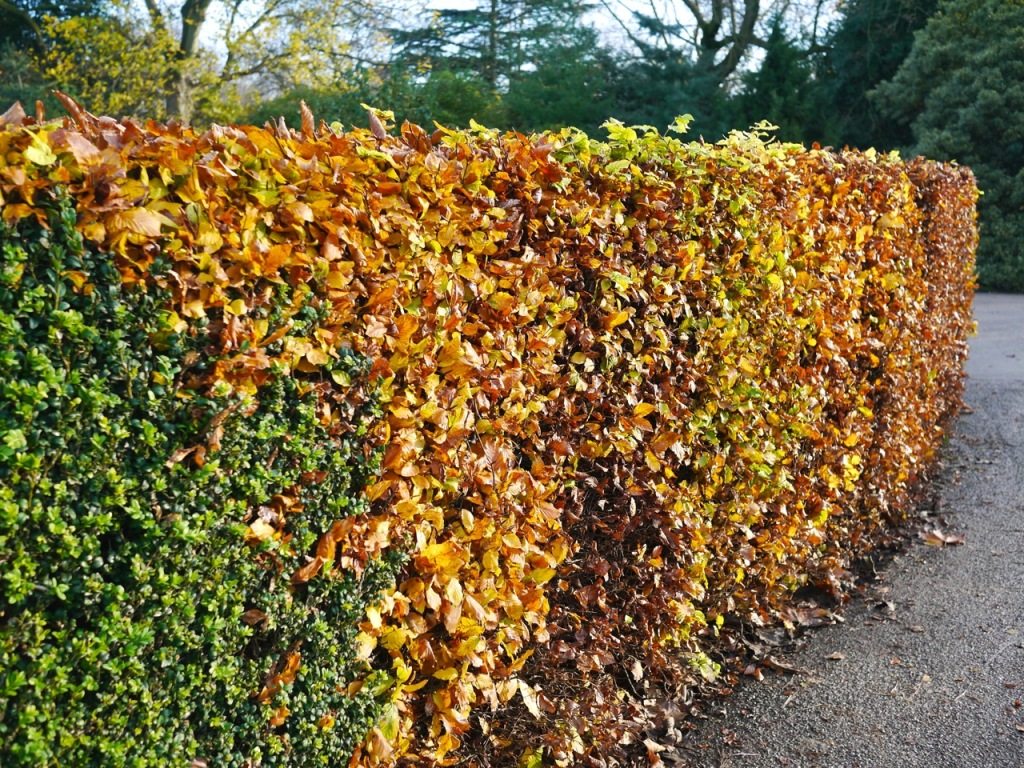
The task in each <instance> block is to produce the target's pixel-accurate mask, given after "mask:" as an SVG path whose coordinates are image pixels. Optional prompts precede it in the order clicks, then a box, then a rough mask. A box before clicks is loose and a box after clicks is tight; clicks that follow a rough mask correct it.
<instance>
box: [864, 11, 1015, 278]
mask: <svg viewBox="0 0 1024 768" xmlns="http://www.w3.org/2000/svg"><path fill="white" fill-rule="evenodd" d="M872 98H873V100H874V103H875V104H876V105H877V106H878V108H879V110H880V111H881V113H882V114H883V115H885V116H887V117H889V118H890V119H892V120H894V121H896V122H897V123H898V124H899V125H900V126H902V127H903V128H905V129H908V130H909V132H910V133H911V135H912V137H913V145H912V150H913V151H914V152H919V153H921V154H924V155H927V156H929V157H933V158H937V159H956V160H958V161H960V162H962V163H965V164H967V165H969V166H971V168H972V169H973V170H974V172H975V174H976V175H977V177H978V182H979V186H980V187H981V189H982V191H983V193H984V196H983V197H982V199H981V201H980V204H979V210H980V215H981V243H980V246H979V251H978V263H979V272H980V276H981V283H982V286H983V287H986V288H990V289H1010V290H1024V251H1022V250H1021V246H1020V244H1021V242H1024V0H943V1H942V2H941V3H940V5H939V9H938V11H937V13H936V14H935V15H934V16H933V17H932V18H931V19H929V21H928V23H927V24H926V25H925V27H924V28H923V29H922V30H921V31H920V32H919V33H918V34H917V36H916V37H915V39H914V45H913V48H912V49H911V51H910V54H909V55H908V56H907V58H906V60H905V61H904V62H903V64H902V65H901V66H900V68H899V70H898V71H897V72H896V75H895V76H894V77H893V78H892V79H891V80H889V81H887V82H885V83H883V84H881V85H880V86H879V87H878V88H877V89H876V90H875V92H874V93H873V94H872Z"/></svg>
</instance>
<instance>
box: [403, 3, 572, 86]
mask: <svg viewBox="0 0 1024 768" xmlns="http://www.w3.org/2000/svg"><path fill="white" fill-rule="evenodd" d="M585 10H586V8H585V6H584V5H583V4H582V2H580V0H478V2H477V5H475V6H474V7H472V8H449V9H444V10H439V11H436V12H435V13H434V18H433V19H432V20H431V23H430V24H428V25H427V26H425V27H419V28H416V29H410V30H394V31H393V38H394V44H395V51H396V62H398V63H402V64H405V65H409V66H412V67H414V68H416V69H417V70H419V71H432V70H437V69H447V70H451V71H454V72H473V73H475V74H477V75H478V76H479V77H480V78H482V79H483V80H484V82H486V83H487V84H488V85H490V87H491V88H493V89H495V90H498V89H505V88H507V87H508V86H509V84H510V83H511V81H512V80H514V79H515V78H516V77H517V76H518V75H519V74H521V73H522V72H524V71H528V70H529V69H531V68H532V67H535V66H536V65H537V64H538V63H540V62H542V61H543V60H544V59H545V58H546V57H547V56H549V55H550V54H551V52H552V51H557V50H559V49H563V48H572V47H576V46H577V45H578V44H579V43H580V41H581V35H585V34H586V32H585V28H584V26H583V24H582V16H583V13H584V12H585Z"/></svg>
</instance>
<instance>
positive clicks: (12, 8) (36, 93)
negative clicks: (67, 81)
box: [0, 0, 103, 110]
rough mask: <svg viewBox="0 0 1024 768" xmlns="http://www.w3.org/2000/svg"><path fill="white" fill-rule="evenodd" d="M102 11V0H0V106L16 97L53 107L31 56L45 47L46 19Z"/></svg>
mask: <svg viewBox="0 0 1024 768" xmlns="http://www.w3.org/2000/svg"><path fill="white" fill-rule="evenodd" d="M102 13H103V8H102V4H101V3H96V2H92V1H91V0H66V2H53V1H52V0H0V110H2V109H6V108H7V106H8V105H10V104H13V103H14V102H15V101H20V102H22V103H23V104H24V105H25V106H26V107H27V108H29V109H31V105H32V104H34V103H35V101H36V100H41V101H43V102H44V103H45V105H46V106H47V108H48V109H53V108H55V107H56V106H57V102H56V100H55V99H53V98H51V96H50V93H49V90H50V87H52V86H50V85H49V84H48V83H47V81H46V78H45V77H44V75H43V73H42V72H41V71H40V69H39V67H38V66H37V62H35V61H34V60H33V56H34V55H35V54H38V53H40V52H41V51H43V50H44V43H45V36H44V34H43V26H44V24H45V20H46V19H47V18H53V19H67V18H71V17H82V18H95V17H98V16H100V15H102Z"/></svg>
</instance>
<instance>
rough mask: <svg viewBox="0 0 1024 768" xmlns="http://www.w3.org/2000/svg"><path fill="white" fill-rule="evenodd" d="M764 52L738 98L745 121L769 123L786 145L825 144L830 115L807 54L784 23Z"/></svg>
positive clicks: (773, 31)
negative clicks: (775, 128) (786, 29)
mask: <svg viewBox="0 0 1024 768" xmlns="http://www.w3.org/2000/svg"><path fill="white" fill-rule="evenodd" d="M764 50H765V53H764V59H762V61H761V66H760V67H759V68H758V69H757V70H754V71H752V72H748V73H747V74H746V75H745V76H744V78H743V92H742V93H741V94H740V96H739V98H738V101H739V104H740V111H741V115H742V121H743V122H744V123H746V124H748V125H752V124H753V123H755V122H757V121H758V120H768V121H769V122H771V123H774V124H775V125H777V126H778V128H779V130H778V137H779V138H780V139H783V140H786V141H797V142H804V143H810V142H812V141H819V140H821V139H822V137H823V135H825V134H826V133H827V127H826V125H827V123H826V120H827V115H826V110H824V109H822V107H823V104H822V94H821V89H820V87H819V84H818V83H817V82H816V81H815V80H814V68H813V64H812V61H811V59H810V57H809V56H808V53H807V51H806V50H805V49H803V48H801V47H800V46H798V45H797V44H796V43H795V42H794V41H793V40H791V39H789V37H787V35H786V31H785V29H784V28H783V26H782V23H781V21H777V22H776V23H775V25H774V26H773V27H772V31H771V34H770V35H769V36H768V40H767V41H765V49H764Z"/></svg>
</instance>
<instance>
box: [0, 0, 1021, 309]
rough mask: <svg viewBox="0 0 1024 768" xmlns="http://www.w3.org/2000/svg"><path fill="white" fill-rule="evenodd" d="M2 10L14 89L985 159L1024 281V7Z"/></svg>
mask: <svg viewBox="0 0 1024 768" xmlns="http://www.w3.org/2000/svg"><path fill="white" fill-rule="evenodd" d="M639 7H641V6H639V5H638V4H636V3H631V2H627V1H626V0H597V1H596V2H593V0H473V1H472V2H459V3H454V2H452V3H445V2H444V0H440V1H439V0H433V2H429V3H428V0H407V4H406V5H396V4H394V3H387V4H385V3H382V2H381V1H380V0H98V1H97V2H86V1H85V0H70V1H69V2H58V1H56V0H0V101H3V102H4V106H6V104H7V103H10V102H13V101H14V100H21V101H22V102H24V103H25V104H26V106H27V107H28V108H29V109H31V106H32V105H33V104H34V103H35V101H36V99H42V101H43V102H44V105H45V106H47V107H49V108H51V109H52V108H53V107H54V106H55V105H54V103H53V102H52V100H51V98H50V96H49V92H50V89H52V88H54V87H58V88H60V89H62V90H64V91H67V92H68V93H70V94H71V95H72V96H74V97H76V98H78V99H80V100H81V101H82V102H83V103H85V104H86V105H88V107H89V108H90V109H91V110H93V111H95V112H104V113H111V114H115V115H122V114H131V115H136V116H139V117H155V118H158V119H172V118H173V119H180V120H184V121H191V122H194V123H197V124H200V125H202V124H207V123H210V122H231V121H241V120H244V121H252V122H258V123H261V122H264V121H265V120H269V119H277V118H278V117H279V116H281V115H284V116H285V119H286V120H288V121H289V122H297V120H298V109H297V104H298V101H299V100H300V99H303V100H305V101H306V102H307V103H308V104H309V105H310V106H311V107H312V109H313V111H314V112H315V113H316V114H317V115H318V116H321V117H324V118H326V119H329V120H340V121H341V122H343V123H347V124H352V123H362V122H363V121H365V119H366V118H365V111H364V109H363V108H362V107H361V104H363V103H372V104H376V105H379V106H382V107H387V108H389V109H392V110H393V111H394V112H395V114H396V116H397V117H398V118H399V119H409V120H411V121H413V122H417V123H421V124H424V125H430V124H431V122H432V121H438V122H441V123H445V124H450V125H465V124H467V123H468V122H469V120H470V119H476V120H477V121H479V122H483V123H486V124H491V125H496V126H500V127H502V128H510V129H517V130H521V131H527V132H529V131H536V130H542V129H548V128H560V127H564V126H568V125H574V126H577V127H579V128H582V129H584V130H587V131H591V132H594V131H598V130H599V129H600V126H601V124H602V123H603V122H604V121H605V120H606V119H607V118H608V117H616V118H618V119H620V120H622V121H623V122H626V123H640V124H650V125H654V126H656V127H658V128H662V129H663V128H665V126H667V125H668V124H669V123H671V122H672V120H673V119H674V118H675V117H676V115H679V114H684V113H690V114H692V115H693V116H694V121H693V124H692V128H691V134H692V135H694V136H702V137H704V138H705V139H707V140H717V139H718V138H719V137H721V136H723V135H724V134H726V133H727V132H728V131H730V130H732V129H734V128H745V127H747V126H749V125H751V124H752V123H754V122H756V121H759V120H762V119H767V120H769V121H770V122H772V123H774V124H776V125H777V126H778V136H779V138H780V139H783V140H788V141H797V142H804V143H811V142H819V143H821V144H823V145H832V146H837V147H840V146H843V145H849V146H854V147H859V148H866V147H869V146H874V147H876V148H878V149H880V150H890V149H899V150H901V151H904V152H910V153H923V154H926V155H928V156H930V157H934V158H937V159H956V160H959V161H961V162H964V163H967V164H970V165H971V166H972V167H973V168H974V169H975V171H976V173H977V174H978V177H979V180H980V183H981V186H982V188H983V190H984V191H985V193H986V196H985V198H984V199H983V202H982V208H981V210H982V219H983V222H982V223H983V237H982V243H981V248H980V273H981V280H982V285H983V286H984V287H987V288H1002V289H1013V290H1024V257H1022V256H1021V255H1020V248H1019V246H1018V245H1017V243H1018V242H1020V241H1021V240H1022V239H1024V237H1022V236H1024V209H1022V206H1024V181H1022V177H1021V173H1022V171H1021V168H1022V165H1024V140H1022V138H1021V132H1022V130H1024V129H1022V127H1021V126H1022V125H1024V119H1022V118H1024V86H1022V85H1021V83H1022V82H1024V71H1022V68H1024V0H679V1H678V2H668V1H667V0H664V1H662V0H653V1H652V2H651V3H649V4H646V5H644V6H643V11H642V12H639V11H637V8H639Z"/></svg>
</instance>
